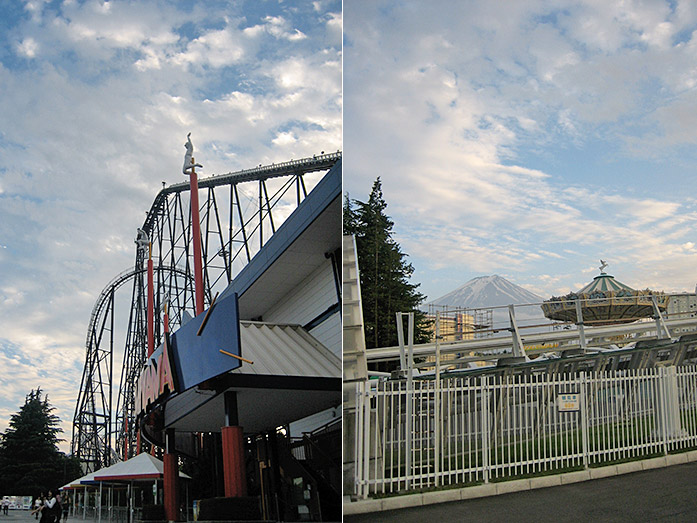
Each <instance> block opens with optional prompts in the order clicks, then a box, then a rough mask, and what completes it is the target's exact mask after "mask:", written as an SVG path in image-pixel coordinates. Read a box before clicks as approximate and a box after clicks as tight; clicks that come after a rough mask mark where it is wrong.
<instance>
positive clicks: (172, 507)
mask: <svg viewBox="0 0 697 523" xmlns="http://www.w3.org/2000/svg"><path fill="white" fill-rule="evenodd" d="M177 462H178V460H177V455H176V454H165V455H164V484H165V485H164V486H165V517H166V518H167V521H178V520H179V484H178V482H179V467H178V463H177Z"/></svg>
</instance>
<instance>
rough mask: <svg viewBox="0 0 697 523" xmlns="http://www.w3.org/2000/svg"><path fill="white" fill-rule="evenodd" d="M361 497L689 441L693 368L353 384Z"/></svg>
mask: <svg viewBox="0 0 697 523" xmlns="http://www.w3.org/2000/svg"><path fill="white" fill-rule="evenodd" d="M356 385H357V395H356V406H357V408H356V446H355V452H356V455H355V464H356V467H355V487H356V494H357V495H358V497H361V498H365V497H367V496H368V495H370V494H386V493H395V492H401V491H410V490H415V489H422V488H430V487H439V486H447V485H467V484H475V483H480V482H489V481H496V480H501V479H506V478H515V477H520V476H526V475H534V474H540V473H550V472H552V473H553V472H555V471H557V472H562V471H567V470H575V469H583V468H587V467H592V466H598V465H602V464H604V463H610V462H616V461H623V460H632V459H641V458H645V457H650V456H655V455H658V454H667V453H669V452H672V451H679V450H681V449H687V448H690V447H694V446H697V367H695V366H684V367H660V368H652V369H642V370H623V371H616V372H612V373H604V372H600V373H593V374H585V373H579V374H578V375H548V374H545V373H540V374H537V375H528V376H526V375H503V376H486V375H485V376H478V377H463V378H451V379H441V380H423V381H414V382H413V384H412V390H409V391H408V390H407V382H406V381H372V382H362V383H357V384H356Z"/></svg>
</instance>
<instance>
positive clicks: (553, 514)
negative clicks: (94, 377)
mask: <svg viewBox="0 0 697 523" xmlns="http://www.w3.org/2000/svg"><path fill="white" fill-rule="evenodd" d="M344 521H345V522H346V523H358V522H363V521H379V522H381V523H382V522H386V523H387V522H392V521H394V522H399V523H411V522H419V523H421V522H426V523H446V522H451V521H453V522H455V521H463V522H464V521H473V522H478V523H479V522H490V521H491V522H496V521H506V522H509V523H512V522H516V523H518V522H527V521H529V522H536V523H537V522H546V521H550V522H552V521H553V522H576V521H578V522H598V521H628V522H639V521H690V522H697V462H693V463H687V464H684V465H673V466H671V467H665V468H662V469H654V470H647V471H642V472H634V473H632V474H624V475H621V476H613V477H610V478H603V479H597V480H592V481H585V482H582V483H573V484H571V485H562V486H559V487H550V488H543V489H537V490H528V491H524V492H515V493H512V494H503V495H500V496H492V497H488V498H479V499H471V500H466V501H453V502H449V503H440V504H436V505H427V506H423V507H415V508H406V509H400V510H390V511H386V512H375V513H372V514H359V515H354V516H345V517H344ZM0 523H2V520H0Z"/></svg>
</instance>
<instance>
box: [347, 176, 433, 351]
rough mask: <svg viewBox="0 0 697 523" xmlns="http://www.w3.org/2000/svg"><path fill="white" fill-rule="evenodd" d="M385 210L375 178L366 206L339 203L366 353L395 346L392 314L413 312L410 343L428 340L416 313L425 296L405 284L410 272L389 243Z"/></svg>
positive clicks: (404, 259)
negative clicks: (356, 278)
mask: <svg viewBox="0 0 697 523" xmlns="http://www.w3.org/2000/svg"><path fill="white" fill-rule="evenodd" d="M386 208H387V203H386V202H385V199H384V197H383V194H382V183H381V181H380V178H379V177H378V178H377V179H376V180H375V183H373V188H372V190H371V192H370V196H369V198H368V201H367V202H361V201H358V200H351V199H350V198H349V197H348V195H347V196H346V198H345V200H344V212H343V226H344V234H353V235H354V236H355V237H356V249H357V251H358V266H359V270H360V277H361V301H362V303H363V323H364V328H365V341H366V347H367V348H369V349H370V348H375V347H388V346H394V345H397V344H398V341H397V328H396V323H395V321H396V320H395V313H397V312H410V311H415V312H416V322H415V323H416V326H415V329H414V339H415V341H416V342H424V341H427V340H428V333H427V332H426V329H425V315H424V314H423V313H422V312H421V311H418V306H419V305H420V304H421V303H422V302H423V300H424V298H425V297H424V295H423V294H421V293H420V292H418V290H417V289H418V286H419V284H413V283H410V281H409V279H410V278H411V276H412V274H413V273H414V267H413V266H412V265H411V264H410V263H408V262H407V254H405V253H403V252H402V250H401V248H400V246H399V244H398V243H397V242H396V241H395V240H394V239H393V238H392V228H393V226H394V222H393V221H392V220H391V219H390V217H389V216H387V214H385V209H386ZM405 324H406V320H405ZM405 339H406V338H405Z"/></svg>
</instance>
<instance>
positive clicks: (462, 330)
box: [426, 311, 476, 363]
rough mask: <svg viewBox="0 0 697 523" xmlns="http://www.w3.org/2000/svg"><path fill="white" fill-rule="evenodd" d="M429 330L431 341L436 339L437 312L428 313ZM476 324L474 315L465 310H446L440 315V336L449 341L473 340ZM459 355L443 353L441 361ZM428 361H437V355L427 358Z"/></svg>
mask: <svg viewBox="0 0 697 523" xmlns="http://www.w3.org/2000/svg"><path fill="white" fill-rule="evenodd" d="M426 323H427V329H426V330H427V331H428V332H429V341H431V342H434V341H436V314H435V313H432V314H427V315H426ZM475 330H476V325H475V321H474V316H473V315H472V314H468V313H465V312H456V311H444V312H441V315H440V328H439V332H440V336H441V341H442V342H444V343H447V342H449V341H462V340H471V339H474V338H475ZM457 357H458V355H457V354H443V355H441V358H440V361H441V363H443V362H447V361H450V360H454V359H456V358H457ZM426 361H427V362H432V363H435V362H436V357H435V356H429V357H428V358H426Z"/></svg>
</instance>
